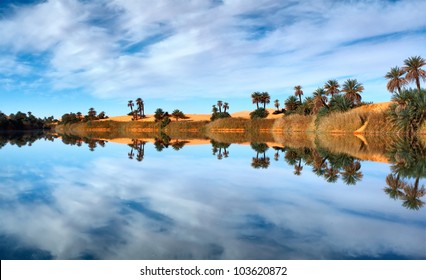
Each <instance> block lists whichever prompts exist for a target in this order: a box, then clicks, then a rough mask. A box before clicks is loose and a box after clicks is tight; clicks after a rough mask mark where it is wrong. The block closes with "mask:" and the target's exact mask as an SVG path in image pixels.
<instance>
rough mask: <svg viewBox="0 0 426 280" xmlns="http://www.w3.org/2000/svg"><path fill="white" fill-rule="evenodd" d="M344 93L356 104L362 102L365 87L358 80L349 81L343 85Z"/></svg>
mask: <svg viewBox="0 0 426 280" xmlns="http://www.w3.org/2000/svg"><path fill="white" fill-rule="evenodd" d="M342 91H343V92H344V93H345V97H346V98H347V99H349V100H352V102H353V103H354V104H359V103H360V102H361V99H362V97H361V93H362V92H363V91H364V86H363V85H362V84H361V83H358V81H357V80H356V79H347V80H346V81H345V83H344V84H343V88H342Z"/></svg>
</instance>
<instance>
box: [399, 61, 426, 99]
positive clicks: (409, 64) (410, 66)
mask: <svg viewBox="0 0 426 280" xmlns="http://www.w3.org/2000/svg"><path fill="white" fill-rule="evenodd" d="M404 64H405V65H404V66H403V67H402V70H404V71H405V72H406V74H405V79H406V80H407V81H408V82H412V81H415V82H416V85H417V90H418V92H419V93H420V79H422V80H423V81H426V71H425V70H423V69H421V67H423V66H425V65H426V60H425V59H424V58H422V57H420V56H412V57H409V58H407V59H406V60H404Z"/></svg>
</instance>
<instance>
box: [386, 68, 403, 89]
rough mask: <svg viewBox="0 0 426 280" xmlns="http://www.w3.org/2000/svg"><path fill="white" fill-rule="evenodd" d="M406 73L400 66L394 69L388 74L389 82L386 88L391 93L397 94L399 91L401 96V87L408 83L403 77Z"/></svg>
mask: <svg viewBox="0 0 426 280" xmlns="http://www.w3.org/2000/svg"><path fill="white" fill-rule="evenodd" d="M404 74H405V72H404V70H402V69H401V68H399V67H398V66H395V67H392V68H391V69H390V71H389V72H387V73H386V75H385V78H386V79H388V80H389V82H388V83H387V85H386V88H387V89H388V91H390V92H395V90H398V93H399V94H401V87H403V86H405V85H406V84H407V83H408V82H407V80H406V79H405V78H404V77H402V75H404Z"/></svg>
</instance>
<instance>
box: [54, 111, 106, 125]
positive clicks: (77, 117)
mask: <svg viewBox="0 0 426 280" xmlns="http://www.w3.org/2000/svg"><path fill="white" fill-rule="evenodd" d="M107 118H108V116H107V115H106V114H105V112H104V111H102V112H100V113H99V114H98V113H97V112H96V110H95V109H94V108H89V111H88V112H87V115H83V114H82V113H81V112H77V113H72V112H71V113H66V114H63V115H62V118H61V121H60V122H59V123H60V124H67V123H78V122H88V121H95V120H103V119H107Z"/></svg>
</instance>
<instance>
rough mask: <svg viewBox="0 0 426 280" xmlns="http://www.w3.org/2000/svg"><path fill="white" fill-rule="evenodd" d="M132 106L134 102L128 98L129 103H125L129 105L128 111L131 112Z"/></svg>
mask: <svg viewBox="0 0 426 280" xmlns="http://www.w3.org/2000/svg"><path fill="white" fill-rule="evenodd" d="M133 106H135V104H133V101H132V100H129V103H127V107H130V112H133Z"/></svg>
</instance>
